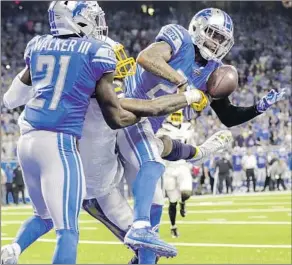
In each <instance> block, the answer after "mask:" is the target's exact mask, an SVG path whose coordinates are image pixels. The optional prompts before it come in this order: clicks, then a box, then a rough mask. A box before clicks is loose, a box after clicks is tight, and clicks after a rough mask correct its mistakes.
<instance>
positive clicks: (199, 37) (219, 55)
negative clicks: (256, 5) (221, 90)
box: [189, 9, 234, 61]
mask: <svg viewBox="0 0 292 265" xmlns="http://www.w3.org/2000/svg"><path fill="white" fill-rule="evenodd" d="M208 11H209V15H206V14H204V15H200V13H199V15H198V16H197V15H196V16H195V17H194V18H193V19H192V21H191V23H190V25H189V33H190V35H191V37H192V41H193V43H194V44H195V45H196V46H197V47H198V48H199V51H200V54H201V55H202V57H203V58H204V59H206V60H215V61H220V60H222V59H223V58H224V57H225V56H226V54H227V53H228V52H229V51H230V49H231V48H232V46H233V44H234V38H233V29H231V28H232V27H233V26H231V25H232V24H227V23H226V24H225V23H223V20H222V16H225V15H226V14H225V15H223V13H224V12H222V11H221V10H217V9H209V10H208ZM205 12H207V11H205ZM201 13H204V10H203V11H201ZM230 20H231V19H230ZM231 23H232V22H231Z"/></svg>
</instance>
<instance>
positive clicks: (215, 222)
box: [1, 219, 291, 230]
mask: <svg viewBox="0 0 292 265" xmlns="http://www.w3.org/2000/svg"><path fill="white" fill-rule="evenodd" d="M22 223H23V221H2V223H1V226H7V225H19V224H22ZM79 224H101V223H100V222H99V221H95V220H80V221H79ZM161 224H162V225H169V221H162V222H161ZM177 224H181V225H192V224H206V225H291V222H289V221H266V222H264V221H227V220H225V219H211V220H207V221H177ZM80 229H83V230H95V229H97V228H96V227H82V226H80Z"/></svg>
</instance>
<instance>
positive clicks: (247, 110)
mask: <svg viewBox="0 0 292 265" xmlns="http://www.w3.org/2000/svg"><path fill="white" fill-rule="evenodd" d="M210 106H211V108H212V109H213V110H214V111H215V113H216V114H217V116H218V118H219V119H220V121H221V122H222V123H223V124H224V125H225V126H227V127H232V126H235V125H239V124H242V123H245V122H247V121H249V120H251V119H253V118H255V117H257V116H258V115H260V114H261V113H260V112H258V111H257V109H256V106H255V105H254V106H251V107H237V106H234V105H232V104H231V102H230V100H229V99H228V98H224V99H219V100H213V102H212V103H211V105H210Z"/></svg>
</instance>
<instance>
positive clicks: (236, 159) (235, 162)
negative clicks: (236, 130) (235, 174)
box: [232, 155, 242, 171]
mask: <svg viewBox="0 0 292 265" xmlns="http://www.w3.org/2000/svg"><path fill="white" fill-rule="evenodd" d="M241 161H242V156H241V155H233V156H232V166H233V170H234V171H241V170H242V165H241Z"/></svg>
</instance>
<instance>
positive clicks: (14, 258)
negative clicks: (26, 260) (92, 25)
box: [1, 244, 20, 264]
mask: <svg viewBox="0 0 292 265" xmlns="http://www.w3.org/2000/svg"><path fill="white" fill-rule="evenodd" d="M19 255H20V248H19V246H18V244H12V245H6V246H4V247H2V248H1V264H17V262H18V258H19Z"/></svg>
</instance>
